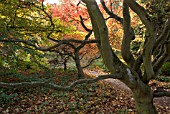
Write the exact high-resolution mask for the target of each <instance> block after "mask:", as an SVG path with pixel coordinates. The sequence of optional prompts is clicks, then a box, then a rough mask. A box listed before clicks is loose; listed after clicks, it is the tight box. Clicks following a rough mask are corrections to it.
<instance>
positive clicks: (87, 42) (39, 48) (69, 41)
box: [0, 39, 99, 51]
mask: <svg viewBox="0 0 170 114" xmlns="http://www.w3.org/2000/svg"><path fill="white" fill-rule="evenodd" d="M55 41H56V42H58V43H57V44H55V45H53V46H51V47H48V48H42V47H37V46H36V45H35V44H33V43H32V42H31V41H26V40H20V39H0V42H16V43H24V44H27V45H29V46H32V47H34V48H35V49H37V50H41V51H50V50H52V49H54V48H57V47H59V46H61V45H63V44H68V45H70V46H72V47H74V46H73V45H72V44H71V42H72V43H82V44H89V43H98V42H99V41H97V40H83V41H82V40H74V39H70V40H55Z"/></svg>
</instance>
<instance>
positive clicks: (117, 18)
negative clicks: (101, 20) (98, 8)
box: [100, 0, 123, 25]
mask: <svg viewBox="0 0 170 114" xmlns="http://www.w3.org/2000/svg"><path fill="white" fill-rule="evenodd" d="M100 2H101V4H102V6H103V9H104V10H105V11H106V13H107V14H109V15H110V18H114V19H116V20H117V21H118V22H120V23H121V24H122V25H123V18H121V17H119V16H118V15H116V14H114V13H113V12H112V11H110V10H109V9H108V8H107V6H106V4H105V2H104V0H100Z"/></svg>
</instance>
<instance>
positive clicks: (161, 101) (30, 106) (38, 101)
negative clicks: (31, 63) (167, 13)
mask: <svg viewBox="0 0 170 114" xmlns="http://www.w3.org/2000/svg"><path fill="white" fill-rule="evenodd" d="M53 73H54V75H51V73H47V74H46V73H45V72H39V73H38V74H31V75H32V76H30V74H29V71H24V72H21V74H23V75H24V76H25V77H26V81H30V80H31V81H32V80H33V81H34V80H36V79H34V78H35V77H37V79H40V80H44V79H45V80H46V81H47V80H48V81H49V82H53V83H56V84H59V85H63V86H64V85H69V84H70V83H71V82H73V81H74V80H75V76H76V73H75V71H68V72H63V71H61V70H57V71H55V72H53ZM85 73H86V76H87V78H91V77H93V76H97V75H98V74H100V75H101V74H104V72H102V71H100V70H93V71H92V70H86V71H85ZM0 77H1V78H0V81H3V82H18V81H19V82H22V81H25V79H19V78H18V77H17V76H14V74H10V76H0ZM153 83H156V84H157V86H159V87H168V86H170V83H162V82H158V81H153ZM169 101H170V99H169V98H166V97H161V98H158V99H154V104H155V105H156V108H157V109H158V112H159V114H169V113H170V102H169ZM42 113H43V114H49V113H50V114H51V113H53V114H68V113H69V114H70V113H71V114H87V113H88V114H100V113H102V114H112V113H114V114H135V107H134V100H133V98H132V94H131V91H130V89H129V88H127V86H125V85H124V84H123V83H121V82H120V81H119V80H113V79H107V80H106V81H99V82H98V83H94V84H90V85H85V84H83V85H80V86H77V87H76V88H75V89H74V91H70V92H68V91H65V92H63V91H55V90H51V89H47V88H40V87H37V88H33V89H30V88H25V89H16V88H14V89H0V114H42Z"/></svg>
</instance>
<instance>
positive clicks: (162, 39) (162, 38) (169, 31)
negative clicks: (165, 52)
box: [153, 18, 170, 53]
mask: <svg viewBox="0 0 170 114" xmlns="http://www.w3.org/2000/svg"><path fill="white" fill-rule="evenodd" d="M169 28H170V18H169V19H167V21H166V22H165V25H164V29H163V31H162V33H161V35H160V36H159V37H158V39H157V40H156V43H155V45H154V47H153V53H155V51H157V49H158V48H159V47H160V46H161V45H163V43H164V42H165V41H166V40H167V38H168V36H169V34H170V29H169Z"/></svg>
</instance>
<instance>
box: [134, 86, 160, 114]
mask: <svg viewBox="0 0 170 114" xmlns="http://www.w3.org/2000/svg"><path fill="white" fill-rule="evenodd" d="M143 84H144V83H143ZM143 84H142V85H143ZM133 97H134V99H135V107H136V111H137V114H158V113H157V111H156V108H155V106H154V104H153V93H152V92H151V89H150V87H149V86H148V85H145V86H139V87H138V88H136V89H135V90H133Z"/></svg>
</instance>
